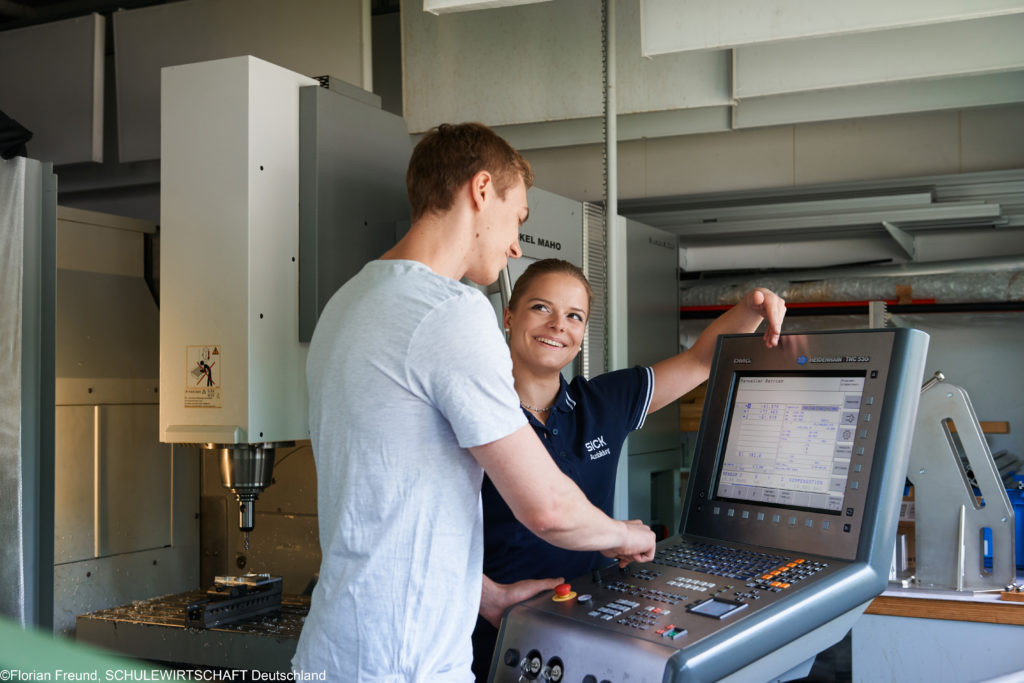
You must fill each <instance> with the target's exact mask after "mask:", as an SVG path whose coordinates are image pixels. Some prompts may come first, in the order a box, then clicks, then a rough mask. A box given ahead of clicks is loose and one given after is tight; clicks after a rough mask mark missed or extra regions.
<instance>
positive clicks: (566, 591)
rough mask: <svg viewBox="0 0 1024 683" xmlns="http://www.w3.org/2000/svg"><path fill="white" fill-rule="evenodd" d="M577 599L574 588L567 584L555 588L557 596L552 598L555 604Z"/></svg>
mask: <svg viewBox="0 0 1024 683" xmlns="http://www.w3.org/2000/svg"><path fill="white" fill-rule="evenodd" d="M575 597H576V593H575V591H573V589H572V586H570V585H569V584H567V583H560V584H558V585H557V586H555V594H554V596H552V598H551V599H552V600H554V601H555V602H565V601H566V600H572V599H573V598H575Z"/></svg>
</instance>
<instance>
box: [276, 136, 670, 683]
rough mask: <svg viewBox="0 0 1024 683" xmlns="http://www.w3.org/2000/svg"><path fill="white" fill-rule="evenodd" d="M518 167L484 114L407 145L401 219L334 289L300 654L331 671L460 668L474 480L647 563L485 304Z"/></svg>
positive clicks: (470, 592) (589, 545)
mask: <svg viewBox="0 0 1024 683" xmlns="http://www.w3.org/2000/svg"><path fill="white" fill-rule="evenodd" d="M532 182H533V175H532V172H531V171H530V167H529V164H528V163H527V162H526V160H525V159H523V158H522V157H521V156H520V155H519V154H518V153H517V152H516V151H515V150H513V149H512V148H511V147H510V146H509V145H508V143H506V142H505V141H504V140H502V139H501V138H500V137H498V136H497V135H495V134H494V133H493V132H492V131H491V130H489V129H488V128H486V127H485V126H482V125H480V124H462V125H457V126H452V125H443V126H440V127H438V128H437V129H435V130H433V131H431V132H430V133H428V134H427V136H426V137H424V138H423V140H421V141H420V143H419V144H418V145H417V146H416V148H415V150H414V151H413V155H412V159H411V160H410V162H409V171H408V174H407V176H406V184H407V187H408V191H409V201H410V204H411V208H412V227H411V228H410V230H409V232H408V233H407V234H406V236H405V237H404V238H402V240H401V241H400V242H399V243H398V244H397V245H396V246H395V247H394V248H393V249H391V250H390V251H388V252H387V253H385V254H384V255H383V256H382V257H381V259H380V260H377V261H373V262H371V263H369V264H367V265H366V267H364V268H363V270H362V271H361V272H360V273H359V274H358V275H356V276H355V277H354V278H352V280H350V281H349V282H348V283H346V284H345V286H344V287H342V288H341V289H340V290H339V291H338V292H337V293H336V294H335V295H334V296H333V297H332V299H331V300H330V302H329V303H328V304H327V306H326V307H325V309H324V312H323V315H322V316H321V318H320V321H319V323H318V324H317V328H316V331H315V333H314V335H313V340H312V342H311V343H310V348H309V359H308V362H307V367H306V374H307V379H308V383H309V392H310V406H309V411H310V431H311V438H312V441H313V452H314V456H315V459H316V466H317V482H318V495H319V521H320V546H321V550H322V552H323V561H322V564H321V567H320V580H319V582H318V584H317V586H316V589H315V590H314V592H313V598H312V604H311V608H310V613H309V617H308V618H307V620H306V623H305V625H304V627H303V630H302V637H301V638H300V639H299V645H298V650H297V652H296V655H295V659H294V660H293V664H294V666H295V667H296V669H297V670H302V671H308V672H314V671H315V672H320V671H326V672H328V673H327V678H328V680H352V681H355V680H362V681H431V682H434V681H469V680H472V673H471V671H470V662H471V658H472V652H471V645H470V635H471V633H472V631H473V626H474V624H475V622H476V613H477V609H478V606H479V602H480V591H481V566H482V523H481V515H480V483H481V479H482V477H483V470H486V471H487V474H488V476H489V477H490V479H491V481H493V482H494V485H495V487H496V488H497V490H498V491H499V493H500V494H501V495H502V496H503V497H504V499H505V500H506V501H507V502H508V504H509V507H510V508H511V509H512V511H513V513H514V514H515V516H516V518H517V519H519V520H520V521H521V522H522V523H523V524H524V525H525V526H526V527H527V528H528V529H530V530H531V531H532V532H534V533H536V534H537V535H538V536H540V537H541V538H543V539H544V540H546V541H548V542H549V543H552V544H554V545H557V546H560V547H564V548H570V549H576V550H597V551H601V552H603V553H604V554H605V555H606V556H608V557H616V558H618V559H619V560H620V562H621V563H623V564H625V563H626V562H629V561H634V560H638V561H644V560H650V559H651V558H652V557H653V555H654V543H655V539H654V534H653V533H652V532H651V531H650V529H648V528H647V527H646V526H644V525H643V524H641V523H640V522H619V521H615V520H612V519H610V518H609V517H608V516H606V515H605V514H604V513H603V512H601V511H600V510H599V509H597V508H596V507H594V506H593V505H592V504H591V503H590V502H588V501H587V499H586V497H585V496H584V495H583V494H582V492H581V491H580V490H579V488H577V487H576V485H575V484H573V483H572V481H571V480H570V479H569V478H568V477H566V476H565V475H564V474H563V473H562V472H561V471H560V470H559V469H558V467H557V466H556V465H555V464H554V463H553V461H552V460H551V458H550V457H549V456H548V454H547V451H546V450H545V449H544V447H543V445H542V444H541V443H540V441H539V439H538V438H537V436H536V434H535V433H534V431H533V430H532V429H531V428H530V427H529V426H528V425H527V423H526V419H525V417H524V416H523V413H522V410H521V409H520V407H519V399H518V397H517V395H516V392H515V389H514V388H513V384H512V372H511V360H510V358H509V352H508V348H507V347H506V346H505V343H504V340H503V339H502V336H501V333H500V332H499V330H498V327H497V325H496V321H495V320H494V312H493V309H492V308H491V305H490V303H489V302H488V301H487V299H486V297H484V296H483V295H482V294H481V293H480V292H479V291H477V290H475V289H473V288H472V287H467V286H465V285H462V284H461V283H460V282H459V280H460V279H461V278H463V277H465V278H468V279H469V280H471V281H473V282H476V283H478V284H490V283H491V282H494V280H496V279H497V277H498V273H499V272H500V271H501V269H502V268H503V267H504V266H505V265H506V263H507V260H508V258H518V257H519V256H520V249H519V226H520V225H521V224H522V223H523V222H524V221H526V219H527V217H528V216H529V207H528V206H527V201H526V189H527V187H528V186H529V185H531V184H532Z"/></svg>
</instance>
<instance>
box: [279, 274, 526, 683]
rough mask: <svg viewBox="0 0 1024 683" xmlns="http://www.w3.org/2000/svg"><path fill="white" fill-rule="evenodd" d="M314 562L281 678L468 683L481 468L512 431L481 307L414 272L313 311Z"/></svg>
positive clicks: (506, 382)
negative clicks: (313, 580) (481, 451)
mask: <svg viewBox="0 0 1024 683" xmlns="http://www.w3.org/2000/svg"><path fill="white" fill-rule="evenodd" d="M306 376H307V380H308V383H309V423H310V434H311V439H312V441H313V453H314V457H315V459H316V468H317V491H318V496H319V523H320V547H321V550H322V552H323V561H322V564H321V566H320V579H319V582H318V584H317V586H316V589H315V590H314V592H313V598H312V604H311V608H310V613H309V616H308V617H307V619H306V623H305V625H304V626H303V629H302V636H301V637H300V639H299V645H298V650H297V652H296V654H295V658H294V660H293V665H294V666H295V667H296V669H298V670H302V671H327V672H328V674H327V678H328V680H350V681H356V680H360V681H424V682H426V681H431V682H433V681H470V680H472V674H471V672H470V660H471V658H472V652H471V645H470V635H471V633H472V631H473V626H474V624H475V623H476V614H477V610H478V609H479V602H480V581H481V571H482V522H481V513H480V482H481V478H482V470H481V468H480V466H479V465H478V464H477V462H476V460H474V459H473V456H472V455H471V454H470V453H469V452H468V451H467V450H466V449H467V448H469V447H472V446H479V445H482V444H486V443H490V442H492V441H496V440H497V439H500V438H502V437H504V436H507V435H509V434H511V433H512V432H514V431H516V430H517V429H519V428H520V427H522V426H523V425H525V424H526V420H525V418H524V416H523V413H522V410H520V408H519V400H518V397H517V396H516V393H515V390H514V388H513V385H512V362H511V359H510V358H509V353H508V347H507V346H506V345H505V342H504V339H502V336H501V333H500V331H499V330H498V326H497V322H496V320H495V317H494V310H493V308H492V307H491V305H490V303H489V302H488V301H487V298H486V297H484V296H483V294H481V293H480V292H479V291H477V290H475V289H473V288H471V287H467V286H466V285H462V284H460V283H458V282H456V281H455V280H452V279H450V278H446V277H443V276H440V275H437V274H436V273H434V272H433V271H431V270H430V269H429V268H427V267H426V266H425V265H423V264H422V263H419V262H416V261H373V262H371V263H369V264H367V265H366V266H365V267H364V268H363V270H362V271H360V273H359V274H358V275H356V276H355V277H354V278H352V279H351V280H350V281H349V282H347V283H346V284H345V286H344V287H342V288H341V289H340V290H339V291H338V292H337V293H336V294H335V295H334V296H333V297H332V298H331V300H330V301H329V302H328V304H327V306H326V307H325V308H324V311H323V314H322V315H321V317H320V320H319V322H318V323H317V327H316V331H315V332H314V334H313V339H312V341H311V343H310V347H309V357H308V360H307V363H306Z"/></svg>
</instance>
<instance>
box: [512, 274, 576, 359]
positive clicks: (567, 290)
mask: <svg viewBox="0 0 1024 683" xmlns="http://www.w3.org/2000/svg"><path fill="white" fill-rule="evenodd" d="M589 308H590V304H589V296H588V293H587V290H586V288H585V287H584V286H583V284H582V283H581V282H580V281H579V280H578V279H577V278H575V277H573V276H572V275H569V274H568V273H557V272H556V273H545V274H543V275H539V276H537V277H536V278H534V280H533V281H532V282H531V283H530V285H529V287H528V288H527V290H526V291H525V292H524V293H523V294H522V296H521V297H520V298H519V300H518V301H517V302H516V307H515V310H512V309H505V327H507V328H508V329H509V347H510V350H511V353H512V361H513V362H514V363H525V364H527V365H529V366H530V367H531V368H534V369H535V370H542V369H543V370H553V371H555V372H558V371H560V370H561V369H562V368H563V367H565V366H566V365H568V364H569V363H570V362H571V361H572V359H573V358H575V357H576V354H577V353H579V351H580V344H581V343H582V342H583V334H584V332H585V331H586V327H587V317H588V316H589V314H590V310H589Z"/></svg>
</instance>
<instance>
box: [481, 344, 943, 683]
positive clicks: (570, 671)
mask: <svg viewBox="0 0 1024 683" xmlns="http://www.w3.org/2000/svg"><path fill="white" fill-rule="evenodd" d="M927 346H928V335H926V334H925V333H923V332H920V331H918V330H907V329H878V330H863V331H853V332H821V333H811V334H794V335H783V336H782V339H781V341H780V344H779V346H778V347H777V348H774V349H767V348H765V346H764V342H763V340H762V338H761V336H760V335H727V336H723V337H721V338H719V341H718V347H717V350H716V353H715V359H714V365H713V368H712V372H711V378H710V380H709V383H708V394H707V399H706V403H705V407H704V413H703V417H702V420H701V428H700V432H699V434H698V441H697V447H696V453H695V455H694V461H693V466H692V468H691V471H690V483H689V490H688V492H687V499H686V501H685V503H684V510H683V513H682V518H681V521H680V526H679V535H678V536H674V537H672V538H669V539H666V540H665V541H662V542H661V543H659V544H658V546H657V553H656V555H655V558H654V561H653V562H650V563H644V564H638V563H634V564H631V565H628V566H627V567H625V568H624V569H619V567H618V566H617V565H613V566H611V567H609V568H606V569H603V570H598V571H595V572H594V573H593V574H592V575H591V576H585V577H581V578H579V579H577V580H575V581H573V582H572V583H571V585H569V586H566V585H562V586H560V587H559V589H557V590H556V592H555V593H546V594H542V595H540V596H538V597H536V598H534V599H532V600H529V601H527V602H524V603H520V604H519V605H516V606H514V607H512V608H511V609H510V610H509V611H508V612H507V613H506V614H505V617H504V619H503V621H502V625H501V630H500V632H499V636H498V645H497V647H496V649H495V655H494V659H493V661H492V663H491V679H492V680H494V681H530V680H539V681H553V682H556V683H557V682H558V681H571V682H572V683H599V682H603V681H608V682H617V681H629V682H630V683H641V682H644V681H647V682H655V683H662V682H665V683H668V682H671V681H721V680H729V681H769V680H787V679H789V678H793V677H799V676H803V675H806V673H807V672H808V671H809V669H810V666H811V664H812V663H813V659H814V657H815V656H816V654H817V653H818V652H820V651H821V650H823V649H825V648H826V647H828V646H830V645H832V644H833V643H835V642H837V641H838V640H839V639H841V638H842V637H843V635H845V633H846V632H847V631H848V630H849V629H850V627H851V626H852V624H853V622H854V621H855V620H856V619H857V618H858V617H859V616H860V614H861V613H862V612H863V611H864V609H866V607H867V604H868V603H869V602H870V601H871V600H872V599H873V598H874V597H875V596H877V595H878V594H880V593H881V592H882V591H883V590H884V588H885V586H886V582H887V578H888V574H889V566H890V562H891V559H892V552H893V543H894V538H895V533H896V524H897V521H898V516H899V515H898V513H899V501H900V497H901V495H902V492H903V486H904V481H905V474H906V471H907V470H906V468H907V459H908V455H909V450H910V441H911V436H912V434H913V429H914V419H915V416H916V413H917V405H918V398H919V395H920V390H921V378H922V375H923V373H924V362H925V356H926V351H927Z"/></svg>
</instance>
